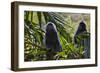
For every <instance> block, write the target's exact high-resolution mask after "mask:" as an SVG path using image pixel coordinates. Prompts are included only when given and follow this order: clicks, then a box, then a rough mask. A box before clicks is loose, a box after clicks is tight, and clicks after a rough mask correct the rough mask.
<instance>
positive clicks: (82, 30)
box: [74, 21, 87, 44]
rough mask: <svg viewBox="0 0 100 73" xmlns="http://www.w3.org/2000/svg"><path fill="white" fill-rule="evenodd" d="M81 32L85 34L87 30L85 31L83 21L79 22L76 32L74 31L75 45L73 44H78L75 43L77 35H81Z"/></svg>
mask: <svg viewBox="0 0 100 73" xmlns="http://www.w3.org/2000/svg"><path fill="white" fill-rule="evenodd" d="M83 32H87V29H86V24H85V22H84V21H81V22H80V23H79V26H78V29H77V31H76V33H75V35H74V43H75V44H77V43H78V41H77V35H79V34H81V33H83Z"/></svg>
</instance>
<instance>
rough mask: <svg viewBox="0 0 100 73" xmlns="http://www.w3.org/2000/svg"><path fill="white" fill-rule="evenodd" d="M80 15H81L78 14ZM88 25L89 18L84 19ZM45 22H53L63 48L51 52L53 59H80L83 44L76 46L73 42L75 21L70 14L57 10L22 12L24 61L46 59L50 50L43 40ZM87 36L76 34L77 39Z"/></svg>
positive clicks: (82, 52) (82, 56)
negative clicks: (59, 50)
mask: <svg viewBox="0 0 100 73" xmlns="http://www.w3.org/2000/svg"><path fill="white" fill-rule="evenodd" d="M80 16H81V17H82V15H80ZM79 20H80V19H79ZM86 21H87V22H88V25H89V18H88V20H86ZM47 22H53V23H54V24H55V25H56V27H57V31H58V36H59V37H60V42H61V45H62V48H63V51H62V52H57V53H53V54H54V55H52V59H53V60H65V59H80V58H84V55H83V54H84V46H80V47H78V48H76V47H75V44H74V43H73V35H74V33H75V29H76V23H78V22H79V21H77V22H75V21H73V20H72V18H71V14H67V13H59V12H33V11H25V12H24V30H25V31H24V48H25V49H24V57H25V61H43V60H47V56H46V54H47V53H48V52H50V51H51V52H52V50H51V49H47V48H46V47H45V44H44V42H43V40H44V35H45V30H44V29H45V26H46V24H47ZM88 29H89V27H88ZM87 37H89V36H88V35H87V34H82V35H79V36H78V38H79V39H78V40H79V43H80V40H81V39H83V38H87Z"/></svg>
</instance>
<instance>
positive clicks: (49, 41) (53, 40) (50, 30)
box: [45, 22, 62, 52]
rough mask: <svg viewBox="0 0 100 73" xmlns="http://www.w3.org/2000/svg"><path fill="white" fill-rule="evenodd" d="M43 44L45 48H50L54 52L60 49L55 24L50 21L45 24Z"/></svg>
mask: <svg viewBox="0 0 100 73" xmlns="http://www.w3.org/2000/svg"><path fill="white" fill-rule="evenodd" d="M45 44H46V48H51V49H53V50H54V52H60V51H62V46H61V44H60V41H59V37H58V33H57V29H56V26H55V24H54V23H52V22H48V23H47V26H46V33H45Z"/></svg>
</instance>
